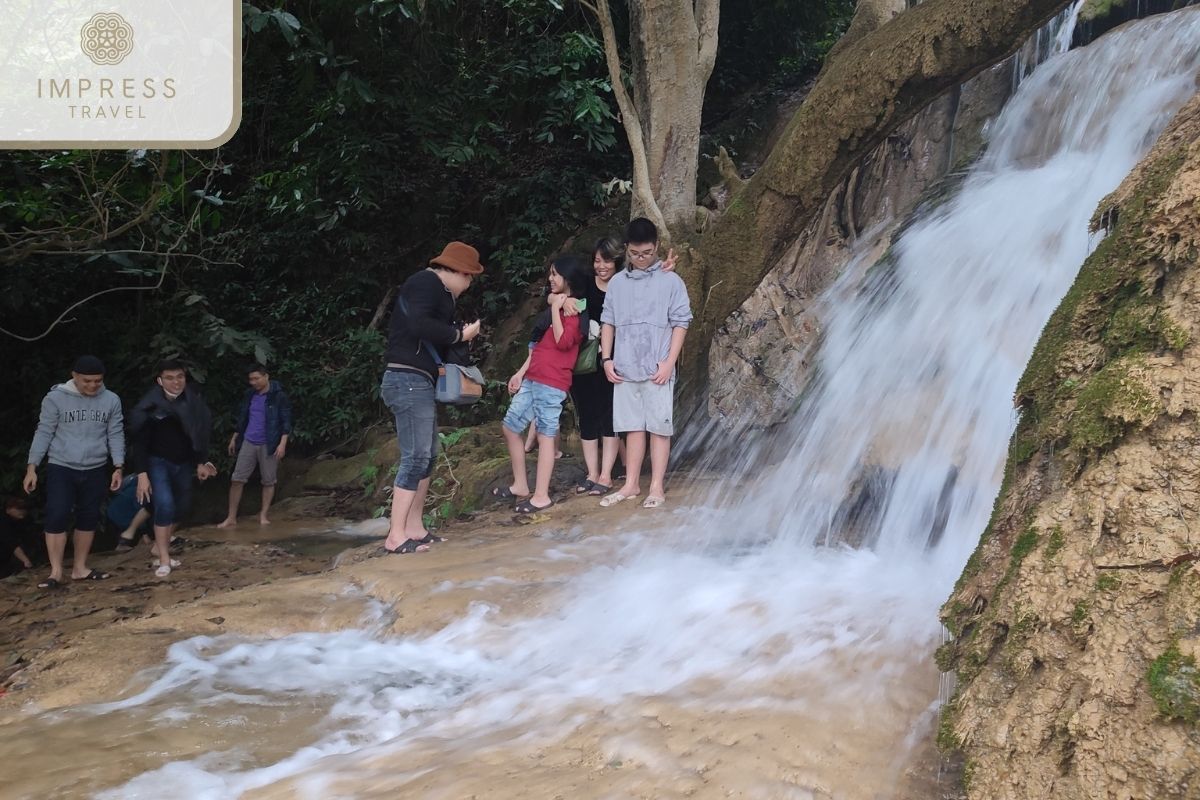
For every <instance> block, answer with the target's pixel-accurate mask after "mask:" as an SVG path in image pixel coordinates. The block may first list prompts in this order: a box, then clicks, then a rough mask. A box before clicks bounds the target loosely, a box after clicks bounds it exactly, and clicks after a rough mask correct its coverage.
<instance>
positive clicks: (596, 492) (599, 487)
mask: <svg viewBox="0 0 1200 800" xmlns="http://www.w3.org/2000/svg"><path fill="white" fill-rule="evenodd" d="M611 491H612V486H611V485H610V486H605V485H604V484H603V483H592V488H590V489H588V497H603V496H604V495H606V494H608V493H609V492H611Z"/></svg>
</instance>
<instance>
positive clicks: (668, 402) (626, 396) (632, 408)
mask: <svg viewBox="0 0 1200 800" xmlns="http://www.w3.org/2000/svg"><path fill="white" fill-rule="evenodd" d="M613 430H614V431H616V432H617V433H626V432H628V431H649V432H650V433H656V434H658V435H659V436H673V435H674V434H675V379H674V378H671V380H669V381H667V382H666V383H665V384H663V385H662V386H659V385H658V384H656V383H654V382H653V381H625V382H624V383H618V384H616V385H615V386H613Z"/></svg>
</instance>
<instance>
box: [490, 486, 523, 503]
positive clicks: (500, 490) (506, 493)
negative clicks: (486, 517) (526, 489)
mask: <svg viewBox="0 0 1200 800" xmlns="http://www.w3.org/2000/svg"><path fill="white" fill-rule="evenodd" d="M528 496H529V495H525V494H515V493H514V492H513V490H512V489H511V488H509V487H508V486H497V487H495V488H493V489H492V497H494V498H496V499H497V500H516V499H517V498H518V497H528Z"/></svg>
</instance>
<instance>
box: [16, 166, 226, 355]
mask: <svg viewBox="0 0 1200 800" xmlns="http://www.w3.org/2000/svg"><path fill="white" fill-rule="evenodd" d="M165 166H166V160H165V157H164V160H163V161H162V162H161V164H160V167H161V168H162V169H160V172H159V177H160V178H161V177H162V174H163V171H165ZM205 166H206V167H207V169H208V175H207V176H205V180H204V189H203V190H202V194H204V195H207V194H208V190H209V189H210V188H211V187H212V182H213V179H214V178H215V177H216V174H217V166H216V165H215V164H212V165H205ZM163 188H164V187H162V186H160V187H159V190H161V189H163ZM157 191H158V190H156V192H157ZM154 194H155V193H151V201H148V202H147V206H146V208H145V209H143V211H144V212H146V216H147V217H148V216H149V210H151V209H153V207H154V203H153V202H152V201H153V195H154ZM203 204H204V203H203V201H200V202H197V203H196V205H195V207H194V208H193V209H192V213H191V214H190V215H189V216H188V219H187V222H186V223H184V225H183V227H182V228H181V229H180V231H179V235H178V236H176V237H175V241H174V242H172V243H171V244H170V246H168V247H167V249H166V250H163V251H145V250H112V251H101V252H114V253H115V252H124V253H146V254H153V255H155V256H158V257H159V258H161V259H162V268H161V269H160V270H159V273H158V280H157V281H156V282H155V283H154V285H152V286H113V287H110V288H108V289H101V290H100V291H98V292H94V293H92V294H90V295H88V296H87V297H85V298H83V299H82V300H78V301H76V302H74V303H72V304H71V305H69V306H67V308H66V309H64V310H63V312H62V313H61V314H59V315H58V316H57V317H56V318H55V319H54V321H53V322H51V323H50V325H49V326H47V328H46V330H44V331H42V332H41V333H39V334H37V335H36V336H22V335H21V334H19V333H14V332H12V331H10V330H8V329H6V328H0V334H4V335H5V336H10V337H12V338H13V339H17V340H19V341H22V342H36V341H38V340H39V339H44V338H45V337H47V336H49V335H50V332H51V331H53V330H54V329H55V328H56V327H58V326H59V325H60V324H61V323H62V322H63V320H65V319H66V317H67V315H68V314H70V313H71V312H72V311H74V310H75V309H77V308H79V307H80V306H82V305H84V304H86V303H89V302H91V301H92V300H95V299H96V298H97V297H103V296H104V295H107V294H113V293H115V292H153V291H158V290H159V289H161V288H162V286H163V283H164V281H166V278H167V268H168V267H169V266H170V259H171V258H172V257H173V256H182V257H185V258H198V259H201V260H204V261H206V262H208V263H217V262H213V261H211V260H210V259H207V258H205V257H203V256H200V255H197V254H194V253H176V252H175V251H176V250H177V249H178V248H179V246H180V245H181V244H183V240H184V239H185V238H186V237H187V235H188V234H189V233H191V232H192V231H193V230H195V227H196V220H197V217H198V216H199V214H200V209H201V207H202V206H203ZM134 224H136V223H134V222H132V221H131V222H129V223H126V224H125V225H122V226H121V227H120V228H118V229H117V232H122V233H123V232H124V231H125V230H128V229H129V228H132V227H133V225H134ZM117 232H114V233H112V234H110V235H109V237H108V238H111V236H115V235H117ZM143 241H144V238H143ZM79 253H80V251H79V249H77V248H70V249H68V250H66V251H59V252H57V253H56V254H65V255H78V254H79Z"/></svg>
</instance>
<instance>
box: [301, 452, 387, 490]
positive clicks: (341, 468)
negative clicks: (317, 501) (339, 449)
mask: <svg viewBox="0 0 1200 800" xmlns="http://www.w3.org/2000/svg"><path fill="white" fill-rule="evenodd" d="M372 466H374V453H372V452H366V453H359V454H358V455H356V456H352V457H350V458H327V459H325V460H323V461H318V462H316V463H315V464H313V466H312V468H311V469H310V470H309V471H308V474H306V475H305V476H304V485H305V487H306V488H309V489H343V488H346V487H348V486H359V485H361V484H362V482H363V480H364V478H365V477H366V475H367V474H368V471H369V468H370V467H372Z"/></svg>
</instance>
